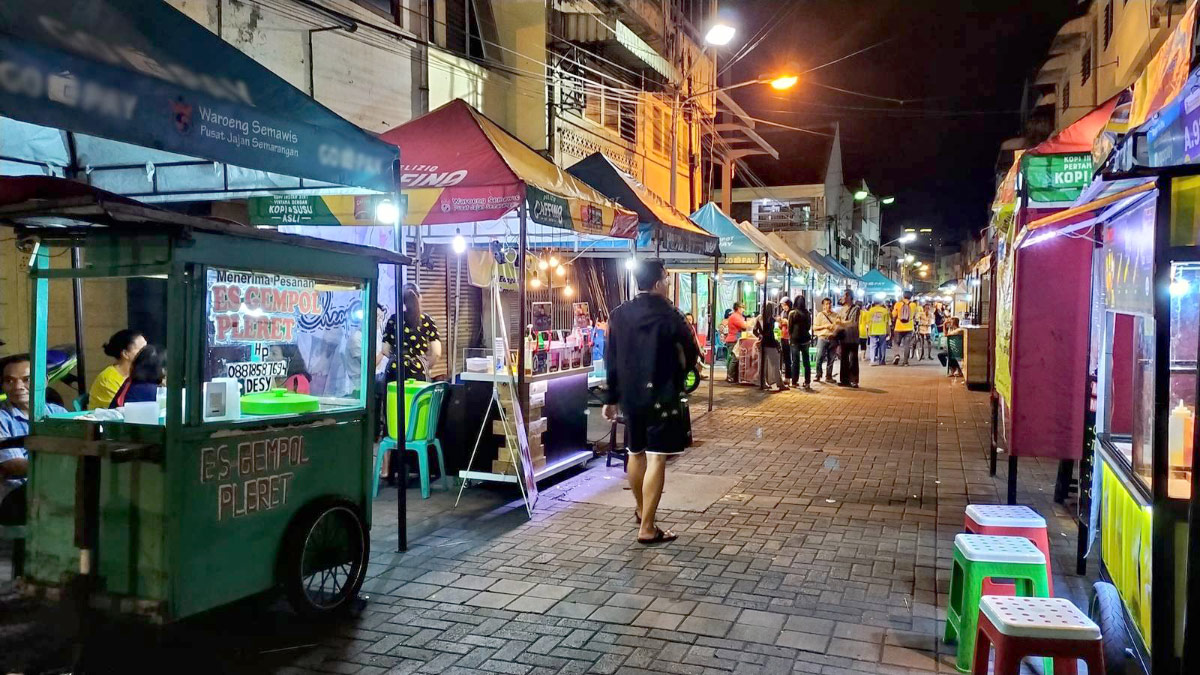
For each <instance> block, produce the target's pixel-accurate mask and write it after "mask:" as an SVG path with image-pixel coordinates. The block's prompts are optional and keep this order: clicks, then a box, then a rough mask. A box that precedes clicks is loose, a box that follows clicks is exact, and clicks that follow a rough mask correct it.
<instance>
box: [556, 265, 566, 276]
mask: <svg viewBox="0 0 1200 675" xmlns="http://www.w3.org/2000/svg"><path fill="white" fill-rule="evenodd" d="M554 274H555V275H557V276H560V277H565V276H567V268H565V267H563V266H562V265H559V266H558V267H556V268H554Z"/></svg>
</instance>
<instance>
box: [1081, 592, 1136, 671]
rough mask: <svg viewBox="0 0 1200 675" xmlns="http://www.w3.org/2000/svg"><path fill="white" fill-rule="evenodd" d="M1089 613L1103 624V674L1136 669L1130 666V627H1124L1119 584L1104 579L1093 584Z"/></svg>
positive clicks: (1123, 612) (1097, 622)
mask: <svg viewBox="0 0 1200 675" xmlns="http://www.w3.org/2000/svg"><path fill="white" fill-rule="evenodd" d="M1088 616H1090V617H1091V619H1092V621H1095V622H1096V625H1097V626H1099V627H1100V635H1101V640H1102V641H1103V643H1104V675H1126V673H1133V672H1137V671H1136V670H1135V669H1133V668H1130V667H1129V655H1130V652H1131V648H1130V645H1129V631H1128V629H1126V627H1125V610H1124V608H1123V606H1122V605H1121V595H1120V594H1119V593H1118V592H1117V587H1116V586H1113V585H1112V584H1110V583H1107V582H1104V581H1097V582H1096V583H1095V584H1093V585H1092V602H1091V604H1090V605H1089V607H1088Z"/></svg>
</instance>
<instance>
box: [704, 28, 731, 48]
mask: <svg viewBox="0 0 1200 675" xmlns="http://www.w3.org/2000/svg"><path fill="white" fill-rule="evenodd" d="M734 35H737V29H736V28H734V27H733V26H730V25H729V24H727V23H714V24H713V25H712V27H711V28H709V29H708V33H706V34H705V35H704V41H705V42H706V43H708V44H710V45H713V46H714V47H724V46H725V45H727V44H729V43H730V42H732V41H733V36H734Z"/></svg>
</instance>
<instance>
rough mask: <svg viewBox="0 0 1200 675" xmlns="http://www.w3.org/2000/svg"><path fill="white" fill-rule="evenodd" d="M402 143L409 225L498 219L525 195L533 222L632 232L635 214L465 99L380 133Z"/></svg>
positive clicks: (596, 231) (603, 233) (616, 234)
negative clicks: (573, 174) (526, 142)
mask: <svg viewBox="0 0 1200 675" xmlns="http://www.w3.org/2000/svg"><path fill="white" fill-rule="evenodd" d="M381 138H383V139H384V140H385V141H388V142H389V143H393V144H395V145H398V146H400V147H401V148H403V149H404V160H403V165H402V166H401V171H400V184H401V187H402V189H403V191H404V197H405V199H406V202H407V209H406V211H405V215H404V224H406V225H457V224H464V223H472V222H477V221H493V220H497V219H500V218H502V217H503V216H505V215H506V214H508V213H510V212H511V211H513V210H515V209H517V208H518V207H519V206H520V204H521V201H522V200H523V199H524V200H525V202H526V205H527V207H528V209H529V219H530V220H531V221H533V222H534V223H537V224H540V225H544V226H547V227H552V228H557V229H560V230H572V231H574V232H577V233H581V234H588V235H600V236H607V237H619V238H623V239H633V238H634V237H635V236H637V220H638V218H637V215H636V214H634V213H633V212H632V211H629V210H627V209H624V208H622V207H621V206H619V205H617V204H615V203H613V202H612V201H609V200H608V198H606V197H605V196H604V195H602V194H600V193H599V192H597V191H596V190H594V189H592V188H591V187H589V186H588V185H587V184H585V183H584V182H583V181H581V180H579V179H578V178H576V177H575V176H572V175H571V174H569V173H567V172H566V171H563V170H562V169H560V168H558V167H557V166H555V164H554V163H553V162H551V161H549V160H547V159H546V158H544V157H542V156H541V155H539V154H538V153H537V152H536V151H534V150H533V149H532V148H530V147H529V146H527V145H525V144H524V143H522V142H521V141H519V140H517V139H516V138H515V137H514V136H512V135H510V134H509V133H508V132H507V131H505V130H503V129H501V128H500V126H499V125H497V124H496V123H495V122H493V121H491V120H490V119H488V118H487V117H485V116H484V115H483V114H482V113H480V112H479V111H478V110H475V109H474V108H472V107H471V106H470V105H468V104H467V103H466V102H465V101H463V100H462V99H455V100H453V101H450V102H449V103H447V104H445V105H443V106H441V107H440V108H438V109H436V110H433V111H431V112H429V113H427V114H425V115H422V116H421V117H418V118H417V119H415V120H412V121H411V122H408V123H406V124H402V125H400V126H398V127H396V128H395V129H392V130H390V131H387V132H384V133H383V134H382V135H381Z"/></svg>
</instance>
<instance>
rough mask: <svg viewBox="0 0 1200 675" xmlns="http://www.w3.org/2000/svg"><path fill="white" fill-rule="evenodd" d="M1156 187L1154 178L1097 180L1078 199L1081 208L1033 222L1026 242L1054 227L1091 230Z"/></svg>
mask: <svg viewBox="0 0 1200 675" xmlns="http://www.w3.org/2000/svg"><path fill="white" fill-rule="evenodd" d="M1154 189H1155V184H1154V181H1153V180H1152V179H1148V178H1147V179H1126V180H1119V181H1104V180H1097V181H1095V182H1094V183H1093V184H1092V185H1091V186H1089V188H1088V189H1087V190H1085V191H1084V192H1083V194H1081V195H1080V197H1079V199H1078V200H1076V203H1077V204H1078V205H1077V206H1072V207H1071V208H1068V209H1063V210H1062V211H1059V212H1057V213H1053V214H1051V215H1049V216H1046V217H1044V218H1039V219H1038V220H1035V221H1033V222H1032V223H1030V224H1029V226H1028V227H1027V228H1026V230H1025V235H1026V236H1025V238H1024V242H1025V243H1026V244H1027V243H1029V242H1030V241H1031V240H1032V239H1033V237H1037V236H1038V235H1037V234H1033V235H1030V234H1029V233H1031V232H1034V231H1035V230H1039V229H1042V228H1045V227H1049V226H1051V225H1059V226H1067V225H1070V226H1071V228H1070V231H1072V232H1073V231H1078V230H1081V229H1086V228H1088V227H1091V226H1092V225H1093V224H1095V222H1096V221H1097V220H1100V219H1102V218H1104V217H1106V216H1105V214H1108V213H1110V212H1112V211H1113V210H1121V209H1124V208H1127V207H1128V206H1129V205H1130V204H1132V203H1133V202H1135V201H1137V199H1138V198H1139V197H1141V196H1143V195H1144V194H1145V193H1147V192H1152V191H1153V190H1154Z"/></svg>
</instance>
